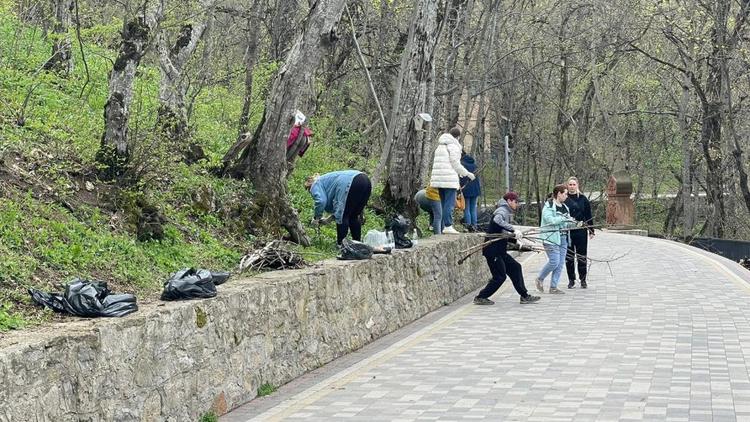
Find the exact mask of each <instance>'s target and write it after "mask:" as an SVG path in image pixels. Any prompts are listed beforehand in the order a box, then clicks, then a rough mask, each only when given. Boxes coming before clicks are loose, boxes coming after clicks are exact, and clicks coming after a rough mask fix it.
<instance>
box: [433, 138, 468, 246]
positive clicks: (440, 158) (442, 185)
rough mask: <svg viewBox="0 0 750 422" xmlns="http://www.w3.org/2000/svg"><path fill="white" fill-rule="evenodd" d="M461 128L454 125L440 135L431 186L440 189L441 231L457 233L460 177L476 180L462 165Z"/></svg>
mask: <svg viewBox="0 0 750 422" xmlns="http://www.w3.org/2000/svg"><path fill="white" fill-rule="evenodd" d="M460 137H461V129H459V128H457V127H454V128H453V129H451V130H450V131H449V132H448V133H444V134H442V135H440V138H438V147H437V149H436V150H435V158H434V159H433V160H432V174H431V176H430V186H432V187H435V188H438V191H440V203H441V205H442V208H443V227H442V228H441V233H446V234H457V233H458V231H456V229H454V228H453V209H454V208H455V206H456V193H457V192H458V189H459V188H460V184H459V177H468V178H469V179H471V180H474V173H471V172H470V171H468V170H466V168H465V167H464V166H462V165H461V150H462V149H463V148H461V144H460V143H458V138H460Z"/></svg>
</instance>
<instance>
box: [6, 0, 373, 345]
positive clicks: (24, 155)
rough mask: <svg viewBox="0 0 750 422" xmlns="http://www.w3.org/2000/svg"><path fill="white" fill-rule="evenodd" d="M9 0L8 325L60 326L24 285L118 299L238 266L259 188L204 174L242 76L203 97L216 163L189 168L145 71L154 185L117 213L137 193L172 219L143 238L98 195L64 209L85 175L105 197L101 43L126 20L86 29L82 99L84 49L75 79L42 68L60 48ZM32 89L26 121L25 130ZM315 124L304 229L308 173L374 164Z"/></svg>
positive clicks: (324, 245) (199, 133)
mask: <svg viewBox="0 0 750 422" xmlns="http://www.w3.org/2000/svg"><path fill="white" fill-rule="evenodd" d="M9 5H10V3H9V2H7V1H3V0H0V46H4V47H0V239H1V241H0V300H2V303H3V305H2V306H0V331H3V330H7V329H12V328H20V327H23V326H28V325H34V324H37V323H40V322H44V321H47V320H49V319H50V318H52V314H51V313H50V312H49V311H40V310H38V309H37V308H35V307H33V306H32V305H31V303H30V301H29V299H28V295H27V294H26V291H25V290H26V288H28V287H35V288H41V289H46V290H58V289H60V286H61V285H62V284H64V282H65V281H67V280H69V279H70V278H72V277H81V278H97V279H103V280H107V281H109V282H110V285H111V286H112V287H113V288H114V290H116V291H120V292H136V293H137V294H139V296H140V297H141V298H148V297H151V298H153V297H155V296H156V295H157V294H158V292H159V291H160V288H161V282H162V281H163V280H164V279H165V277H166V276H167V275H168V274H169V273H171V272H173V271H175V270H176V269H178V268H180V267H183V266H202V267H207V268H214V269H232V268H233V267H234V266H235V265H236V264H237V263H238V261H239V258H240V257H241V255H242V253H243V252H244V251H246V250H247V248H249V247H250V246H251V243H252V241H253V240H255V239H254V238H253V236H250V235H248V234H247V233H246V231H245V230H244V228H243V227H244V223H245V221H244V220H243V216H242V215H241V214H240V215H236V214H237V213H235V214H233V213H232V212H231V211H232V210H235V211H237V210H239V211H241V210H242V208H243V204H246V203H247V202H248V201H251V198H252V189H251V186H250V184H249V183H246V182H239V181H234V180H228V179H217V178H215V177H213V176H211V175H210V173H209V172H208V168H209V167H210V166H211V165H212V164H216V162H218V160H219V159H220V157H221V156H222V154H223V153H224V152H225V150H226V149H227V148H228V147H229V145H230V143H231V142H232V140H233V139H234V137H235V131H236V129H235V127H236V118H237V115H238V114H239V110H240V106H241V98H240V97H239V96H237V95H236V94H235V93H236V92H238V91H239V90H241V85H239V83H240V82H241V81H238V85H237V86H228V87H211V88H207V89H205V90H204V91H203V92H202V94H201V95H200V97H199V98H198V100H197V102H196V106H195V110H194V114H193V116H192V119H191V125H192V126H193V129H194V131H195V139H196V140H197V141H198V143H199V144H201V145H202V146H203V147H204V149H205V150H206V152H207V154H208V155H209V157H210V160H211V162H209V163H203V164H200V165H194V166H186V165H184V164H181V163H177V162H172V161H171V160H170V159H169V156H168V155H167V152H166V151H162V150H160V149H159V148H153V147H155V146H157V142H156V140H153V139H151V138H150V134H149V133H150V128H152V127H153V125H154V120H155V110H156V107H157V99H156V93H157V91H158V70H157V69H156V68H155V67H153V66H149V65H148V64H145V65H144V66H142V67H141V69H140V70H139V78H138V80H137V85H136V95H135V98H134V102H133V105H132V107H131V113H132V116H131V136H132V137H134V138H135V139H137V140H138V142H140V143H141V144H142V145H147V147H146V149H148V154H151V155H152V156H151V157H150V158H151V161H149V165H151V166H153V168H150V169H149V170H148V171H149V173H148V174H147V177H146V179H147V180H148V183H145V184H144V185H143V186H141V187H140V188H139V189H135V190H133V191H130V192H124V193H122V194H120V195H118V196H117V201H116V205H117V207H118V208H120V209H124V210H127V209H128V207H129V206H131V205H132V203H133V202H134V201H135V199H136V198H145V199H146V200H147V201H148V202H149V203H152V204H154V205H156V206H157V207H158V208H159V209H160V210H161V211H162V212H163V213H164V215H165V216H166V218H167V220H168V223H167V224H166V229H165V232H166V238H165V239H164V240H163V241H158V242H157V241H152V242H137V241H135V240H134V236H133V233H132V228H131V227H130V226H129V225H128V223H127V218H128V217H127V215H126V214H124V213H122V212H118V213H114V212H113V210H109V209H106V208H102V207H101V206H99V204H97V203H96V201H93V203H91V201H88V203H82V204H80V205H77V206H75V207H74V208H73V209H72V210H70V209H69V208H66V207H64V206H63V205H62V204H64V203H69V202H71V201H73V202H75V200H76V198H80V197H81V196H82V194H85V191H86V188H85V182H84V181H90V183H93V184H94V185H95V190H94V193H96V194H99V193H101V192H105V191H106V189H101V188H106V186H102V185H101V184H100V183H99V182H98V181H96V180H95V179H93V176H92V175H93V174H94V170H95V166H96V163H95V162H94V154H95V153H96V150H97V148H98V146H99V139H100V136H101V132H102V128H103V120H102V110H103V106H104V102H105V100H106V95H107V73H108V71H109V66H110V61H109V59H111V58H113V57H114V56H115V52H114V51H112V50H107V49H105V48H103V47H98V46H97V45H107V44H108V43H110V44H111V39H112V37H113V34H114V35H116V34H117V30H118V29H119V23H117V22H113V23H112V24H111V25H106V26H99V27H95V28H90V29H87V30H85V31H84V42H85V45H86V48H85V51H86V58H87V62H88V66H89V70H90V80H89V81H88V83H87V84H86V87H85V89H84V90H83V95H82V96H80V93H81V89H82V88H83V87H84V83H85V72H84V69H83V66H82V65H81V61H80V56H79V53H78V51H77V50H76V52H75V53H76V60H77V61H76V68H75V71H74V73H73V74H72V75H70V76H69V77H67V78H60V77H58V76H56V75H54V74H49V73H45V72H37V69H39V67H40V65H41V64H42V63H44V61H45V60H46V59H47V57H48V55H49V51H50V42H49V40H42V39H41V34H40V31H39V30H38V29H34V28H29V27H24V26H22V25H20V24H19V22H18V21H17V20H15V18H13V17H12V15H11V14H10V13H9V12H8V11H9V10H10V9H9V7H10V6H9ZM273 70H274V66H273V64H266V65H265V66H261V67H260V68H259V71H258V74H257V75H256V78H255V79H256V83H257V84H258V85H257V87H256V89H255V91H256V93H257V98H256V101H255V103H254V105H253V118H254V120H253V123H254V124H255V123H257V120H258V119H259V118H260V114H261V111H262V90H263V88H264V87H265V86H267V84H268V81H269V80H270V76H271V75H272V74H273ZM29 92H31V94H30V95H29V101H28V105H27V107H26V109H25V122H24V125H23V126H18V125H16V120H17V117H18V113H19V111H20V110H21V109H22V105H23V103H24V99H25V98H26V96H27V94H28V93H29ZM318 114H319V115H320V114H322V113H318ZM312 126H313V128H314V129H315V131H316V143H315V144H314V145H313V147H311V148H310V150H309V151H308V153H307V154H306V155H305V157H304V158H303V159H301V160H299V161H298V166H297V168H296V169H295V171H294V173H293V174H292V175H291V177H290V192H291V195H292V199H293V202H294V204H295V206H296V207H297V209H299V210H300V214H301V218H302V220H303V221H304V222H307V221H309V220H310V218H311V216H312V211H311V205H312V200H311V198H310V196H309V194H308V193H307V192H306V191H305V190H304V189H303V187H302V180H303V179H304V177H305V176H306V175H307V174H311V173H316V172H317V173H324V172H327V171H331V170H335V169H341V168H347V167H353V168H360V169H365V168H368V167H370V166H369V165H368V163H367V162H366V161H365V160H364V159H363V158H361V157H358V156H356V155H355V154H353V153H350V152H347V148H346V146H347V145H353V144H356V143H357V142H358V141H359V140H358V139H357V138H356V136H349V137H347V138H345V139H341V138H337V137H336V136H335V135H333V133H334V127H335V122H334V121H333V120H332V119H326V118H318V119H313V120H312ZM342 146H343V147H342ZM147 156H148V155H147V154H144V157H147ZM3 161H4V162H5V164H4V165H5V168H4V167H3ZM3 170H4V171H5V173H3ZM195 192H204V193H209V194H210V196H213V197H214V198H215V201H213V203H214V204H218V205H217V206H216V207H215V208H219V209H216V210H213V209H211V210H209V211H204V210H200V209H198V208H196V207H195V206H194V202H195V201H194V196H195V195H194V193H195ZM227 209H229V210H228V211H227ZM382 224H383V222H382V219H379V218H376V217H375V216H374V215H370V214H368V223H367V226H366V229H369V228H374V227H380V226H382ZM312 233H314V232H312ZM313 238H314V245H313V247H312V248H308V249H307V250H305V251H303V254H304V255H305V256H306V258H307V259H309V260H316V259H321V258H326V257H330V256H333V255H335V252H336V249H335V244H334V240H335V228H334V227H324V228H323V229H322V235H321V236H313Z"/></svg>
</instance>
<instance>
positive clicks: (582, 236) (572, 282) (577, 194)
mask: <svg viewBox="0 0 750 422" xmlns="http://www.w3.org/2000/svg"><path fill="white" fill-rule="evenodd" d="M565 205H567V206H568V209H570V216H571V217H573V218H574V219H575V220H576V221H582V222H583V224H585V225H586V226H587V227H588V230H573V231H571V232H570V243H568V254H567V257H566V258H565V269H566V270H567V273H568V288H569V289H574V288H575V287H576V262H577V263H578V279H579V280H580V281H581V288H582V289H585V288H587V287H588V284H586V273H587V268H586V264H587V262H586V253H587V252H588V244H589V239H593V238H594V228H593V225H594V217H593V216H592V215H591V203H590V202H589V199H588V198H586V195H584V194H582V193H581V191H580V186H579V184H578V179H576V178H575V177H571V178H569V179H568V199H566V200H565Z"/></svg>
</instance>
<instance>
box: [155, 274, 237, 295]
mask: <svg viewBox="0 0 750 422" xmlns="http://www.w3.org/2000/svg"><path fill="white" fill-rule="evenodd" d="M228 278H229V273H224V272H212V271H209V270H204V269H195V268H183V269H181V270H180V271H177V272H176V273H174V274H172V276H171V277H169V279H168V280H167V281H165V282H164V291H162V292H161V300H184V299H205V298H209V297H214V296H216V286H218V285H220V284H223V283H224V282H225V281H227V279H228Z"/></svg>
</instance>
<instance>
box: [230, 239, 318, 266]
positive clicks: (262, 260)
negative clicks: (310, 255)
mask: <svg viewBox="0 0 750 422" xmlns="http://www.w3.org/2000/svg"><path fill="white" fill-rule="evenodd" d="M306 265H307V263H306V262H305V259H304V258H302V255H300V254H298V253H297V252H295V251H292V250H290V249H289V248H288V247H287V243H286V242H283V241H281V240H273V241H271V242H268V243H266V245H265V246H263V247H262V248H260V249H255V250H253V251H251V252H249V253H248V254H246V255H245V256H243V257H242V259H241V260H240V267H239V269H240V272H243V271H246V270H248V269H250V270H253V271H263V270H289V269H298V268H303V267H305V266H306Z"/></svg>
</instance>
